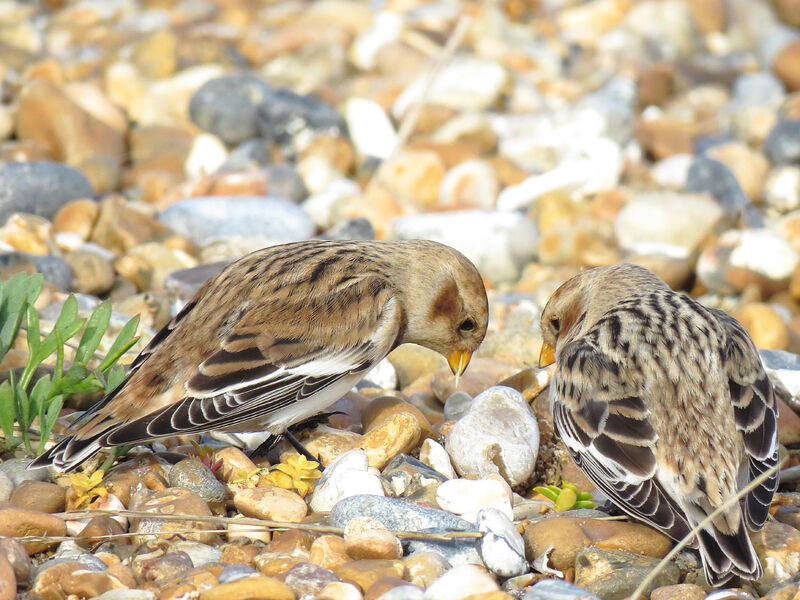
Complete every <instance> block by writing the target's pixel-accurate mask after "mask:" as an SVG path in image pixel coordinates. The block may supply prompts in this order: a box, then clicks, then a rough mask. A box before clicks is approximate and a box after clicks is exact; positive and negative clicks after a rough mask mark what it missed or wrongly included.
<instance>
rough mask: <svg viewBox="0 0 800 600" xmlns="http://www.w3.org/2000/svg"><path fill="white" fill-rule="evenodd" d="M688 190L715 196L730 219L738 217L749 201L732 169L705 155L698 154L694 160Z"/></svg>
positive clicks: (687, 183) (690, 170)
mask: <svg viewBox="0 0 800 600" xmlns="http://www.w3.org/2000/svg"><path fill="white" fill-rule="evenodd" d="M686 190H687V191H689V192H698V193H701V194H708V195H709V196H711V197H712V198H714V200H716V201H717V204H719V206H720V207H721V208H722V210H723V211H724V212H725V214H726V215H727V216H728V218H729V219H736V218H737V217H738V216H739V215H740V214H741V212H742V209H744V207H745V206H746V205H747V204H748V203H749V201H748V199H747V196H745V193H744V191H742V188H741V186H740V185H739V182H738V181H737V180H736V177H735V176H734V174H733V173H732V172H731V170H730V169H729V168H728V167H727V166H725V165H724V164H722V163H721V162H719V161H716V160H714V159H711V158H707V157H705V156H698V157H696V158H695V159H694V160H693V161H692V165H691V166H690V167H689V177H688V180H687V182H686Z"/></svg>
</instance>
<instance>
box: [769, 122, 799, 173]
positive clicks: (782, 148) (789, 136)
mask: <svg viewBox="0 0 800 600" xmlns="http://www.w3.org/2000/svg"><path fill="white" fill-rule="evenodd" d="M764 154H765V155H766V157H767V158H768V159H769V161H770V162H771V163H772V164H773V165H791V164H798V163H800V120H797V121H792V120H779V121H778V122H777V123H776V124H775V127H773V128H772V131H770V132H769V135H768V136H767V139H766V140H764Z"/></svg>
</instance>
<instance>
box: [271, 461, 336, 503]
mask: <svg viewBox="0 0 800 600" xmlns="http://www.w3.org/2000/svg"><path fill="white" fill-rule="evenodd" d="M318 467H319V463H318V462H316V461H314V460H308V459H307V458H306V457H305V456H303V455H302V454H293V455H291V456H289V457H288V458H287V459H286V461H285V462H282V463H280V464H278V465H274V466H272V467H271V469H272V470H271V471H270V473H269V475H267V477H266V478H265V479H266V480H267V482H269V483H270V484H272V485H274V486H277V487H281V488H284V489H286V490H292V489H294V490H297V493H298V494H300V496H301V497H303V498H305V496H306V495H307V494H308V493H309V492H311V491H312V490H313V489H314V485H315V484H316V480H317V479H319V478H320V477H322V472H321V471H320V470H319V468H318Z"/></svg>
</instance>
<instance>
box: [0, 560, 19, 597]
mask: <svg viewBox="0 0 800 600" xmlns="http://www.w3.org/2000/svg"><path fill="white" fill-rule="evenodd" d="M16 597H17V576H16V575H15V574H14V569H12V568H11V563H10V562H8V559H7V558H6V557H5V556H3V555H2V554H0V600H14V599H15V598H16Z"/></svg>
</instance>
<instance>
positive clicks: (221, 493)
mask: <svg viewBox="0 0 800 600" xmlns="http://www.w3.org/2000/svg"><path fill="white" fill-rule="evenodd" d="M167 479H168V481H169V485H170V487H182V488H186V489H189V490H192V491H193V492H194V493H195V494H197V495H198V496H200V497H201V498H202V499H203V500H205V501H206V502H222V501H223V500H225V495H226V490H225V486H224V485H222V483H220V482H219V481H218V480H217V478H216V476H215V475H214V473H212V472H211V469H209V468H208V467H207V466H206V465H204V464H203V463H201V462H200V461H199V460H195V459H193V458H187V459H185V460H182V461H180V462H179V463H178V464H176V465H174V466H173V467H172V469H170V471H169V476H168V478H167ZM202 545H205V544H202ZM192 562H194V560H193V561H192ZM194 564H195V566H198V565H197V563H194Z"/></svg>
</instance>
